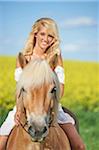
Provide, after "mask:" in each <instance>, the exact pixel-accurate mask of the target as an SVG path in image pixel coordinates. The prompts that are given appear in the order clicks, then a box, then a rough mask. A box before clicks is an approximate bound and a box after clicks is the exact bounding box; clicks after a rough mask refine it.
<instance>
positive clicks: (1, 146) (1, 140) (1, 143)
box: [0, 135, 8, 150]
mask: <svg viewBox="0 0 99 150" xmlns="http://www.w3.org/2000/svg"><path fill="white" fill-rule="evenodd" d="M7 139H8V136H5V135H3V136H2V135H0V150H6V143H7Z"/></svg>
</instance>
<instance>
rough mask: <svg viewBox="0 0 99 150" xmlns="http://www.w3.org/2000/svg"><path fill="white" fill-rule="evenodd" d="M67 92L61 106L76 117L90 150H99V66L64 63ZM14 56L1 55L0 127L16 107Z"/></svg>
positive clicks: (78, 62) (74, 62)
mask: <svg viewBox="0 0 99 150" xmlns="http://www.w3.org/2000/svg"><path fill="white" fill-rule="evenodd" d="M64 68H65V76H66V77H65V90H64V96H63V98H62V99H61V103H62V104H63V105H64V106H66V107H68V108H70V109H71V110H72V111H73V112H75V114H76V115H77V117H78V119H79V122H80V133H81V136H82V138H83V140H84V142H85V144H86V147H87V150H99V143H98V139H99V78H98V76H99V64H98V63H94V62H80V61H64ZM14 69H15V57H3V56H0V125H1V124H2V122H3V121H4V119H5V117H6V115H7V113H8V111H9V110H10V109H11V108H13V106H14V105H15V86H16V83H15V80H14Z"/></svg>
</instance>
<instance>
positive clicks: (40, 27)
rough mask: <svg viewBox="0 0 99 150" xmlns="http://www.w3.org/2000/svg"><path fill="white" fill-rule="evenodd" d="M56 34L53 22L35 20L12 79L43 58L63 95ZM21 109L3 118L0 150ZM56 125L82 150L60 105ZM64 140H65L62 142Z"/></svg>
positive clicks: (72, 122) (80, 141) (72, 145)
mask: <svg viewBox="0 0 99 150" xmlns="http://www.w3.org/2000/svg"><path fill="white" fill-rule="evenodd" d="M59 43H60V41H59V35H58V29H57V25H56V23H55V22H54V20H52V19H50V18H41V19H39V20H37V21H36V22H35V23H34V25H33V26H32V31H31V33H30V34H29V38H28V40H27V42H26V45H25V47H24V49H23V51H22V54H23V56H24V58H25V59H24V61H23V62H21V63H20V61H19V59H17V60H16V69H15V80H16V82H17V81H18V80H19V78H20V75H21V73H22V69H23V67H24V66H25V65H26V64H27V63H29V62H30V61H31V60H32V59H33V58H34V57H39V58H42V59H46V60H47V61H48V62H49V65H50V67H51V68H52V70H53V71H55V72H56V74H57V76H58V79H59V82H60V89H61V94H60V97H62V96H63V93H64V68H63V62H62V57H61V51H60V48H59ZM20 113H21V110H20V109H19V107H18V106H17V102H16V107H14V109H13V110H12V111H11V112H9V114H8V117H7V119H6V120H5V122H4V123H3V125H2V126H1V129H0V150H4V149H5V145H6V141H7V138H8V135H9V133H10V132H11V130H12V128H13V127H14V125H15V124H16V125H18V124H19V121H18V120H19V118H20ZM57 119H58V123H59V124H60V126H61V127H62V129H63V130H64V131H65V133H66V134H67V136H68V138H69V140H70V144H71V147H72V149H73V150H85V146H84V144H83V141H82V139H81V138H80V136H79V135H78V133H77V131H76V129H75V127H74V124H75V121H74V119H73V118H72V117H71V116H70V115H69V114H67V113H64V111H63V110H62V107H61V105H59V110H58V118H57ZM64 140H65V139H64Z"/></svg>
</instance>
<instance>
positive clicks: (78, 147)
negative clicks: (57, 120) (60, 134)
mask: <svg viewBox="0 0 99 150" xmlns="http://www.w3.org/2000/svg"><path fill="white" fill-rule="evenodd" d="M60 127H61V128H62V129H63V130H64V131H65V133H66V135H67V136H68V139H69V141H70V144H71V147H72V150H85V149H86V148H85V145H84V143H83V141H82V139H81V137H80V135H79V134H78V132H77V130H76V128H75V127H74V125H73V124H72V123H65V124H60Z"/></svg>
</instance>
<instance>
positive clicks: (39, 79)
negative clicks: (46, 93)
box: [17, 59, 54, 89]
mask: <svg viewBox="0 0 99 150" xmlns="http://www.w3.org/2000/svg"><path fill="white" fill-rule="evenodd" d="M53 78H54V73H53V71H52V70H51V68H50V66H49V65H48V63H47V62H46V60H42V59H33V60H31V62H30V63H29V64H28V65H27V66H26V67H25V68H24V69H23V72H22V74H21V76H20V80H19V81H18V84H17V87H18V88H19V87H20V89H21V87H24V88H26V89H28V88H29V87H31V86H32V88H35V87H39V86H41V85H43V84H44V83H45V84H47V83H51V82H53Z"/></svg>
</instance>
